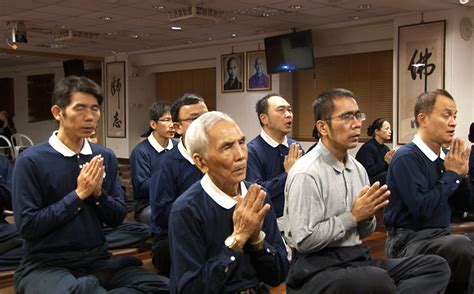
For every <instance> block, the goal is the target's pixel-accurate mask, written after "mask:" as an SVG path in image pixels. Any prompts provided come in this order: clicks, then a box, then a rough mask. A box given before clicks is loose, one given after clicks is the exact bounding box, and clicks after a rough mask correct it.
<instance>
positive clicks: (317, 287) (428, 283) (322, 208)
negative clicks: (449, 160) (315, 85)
mask: <svg viewBox="0 0 474 294" xmlns="http://www.w3.org/2000/svg"><path fill="white" fill-rule="evenodd" d="M313 114H314V120H315V126H316V128H317V131H318V136H319V137H320V139H321V140H320V143H319V144H318V145H317V146H316V147H315V148H314V149H313V150H312V151H311V152H308V153H307V154H306V155H304V156H303V160H298V161H297V162H296V163H295V165H294V166H293V168H292V170H291V171H290V173H289V175H288V178H287V182H286V186H285V208H284V217H285V218H286V221H285V224H286V227H285V236H286V237H287V240H288V242H289V244H290V246H291V247H293V248H295V249H296V251H297V252H298V253H299V254H298V255H297V258H296V260H295V262H294V264H293V265H292V267H291V269H290V273H289V275H288V280H287V290H288V293H293V292H298V293H345V292H351V293H407V292H409V293H419V292H423V293H443V292H444V290H445V289H446V286H447V284H448V280H449V275H450V269H449V267H448V265H447V263H446V261H445V260H444V259H442V258H439V257H438V256H430V255H426V256H415V257H410V258H401V259H387V260H373V259H371V257H370V255H369V252H368V249H367V248H366V247H364V246H361V239H362V238H364V237H366V236H369V235H370V234H371V233H372V232H373V231H374V229H375V217H374V214H375V212H376V211H377V210H379V209H382V208H383V207H385V206H386V205H387V204H388V200H387V197H388V195H389V194H390V192H389V191H388V190H387V186H386V185H384V186H382V187H380V184H379V183H378V182H376V183H374V184H373V185H372V186H371V187H369V186H368V185H369V178H368V176H367V173H366V171H365V169H364V167H363V166H362V165H361V164H360V163H359V162H357V161H356V160H355V159H354V157H352V156H350V155H349V154H348V153H347V150H348V149H351V148H354V147H356V146H357V143H358V141H359V136H360V129H361V125H362V121H363V120H365V114H364V113H361V112H360V111H359V107H358V105H357V102H356V101H355V99H354V94H353V93H352V92H350V91H348V90H345V89H331V90H328V91H325V92H323V93H321V94H320V95H319V97H318V98H316V100H315V102H314V103H313Z"/></svg>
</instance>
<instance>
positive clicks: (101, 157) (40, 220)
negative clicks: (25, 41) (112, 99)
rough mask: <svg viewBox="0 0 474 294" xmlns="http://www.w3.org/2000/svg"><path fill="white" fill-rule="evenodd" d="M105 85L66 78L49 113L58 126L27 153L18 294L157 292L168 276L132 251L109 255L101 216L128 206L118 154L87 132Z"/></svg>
mask: <svg viewBox="0 0 474 294" xmlns="http://www.w3.org/2000/svg"><path fill="white" fill-rule="evenodd" d="M101 102H102V93H101V90H100V87H99V86H98V85H97V84H95V83H94V82H92V81H91V80H89V79H87V78H85V77H76V76H69V77H66V78H64V79H62V80H60V81H59V82H58V83H57V84H56V86H55V89H54V92H53V106H52V107H51V112H52V114H53V117H54V118H55V119H56V120H57V121H58V122H59V130H58V131H56V132H54V133H53V135H51V137H50V138H49V140H48V141H46V142H43V143H40V144H38V145H35V146H33V147H31V148H28V149H27V150H26V151H24V152H22V153H21V155H20V156H19V157H18V158H17V160H16V163H15V169H14V174H13V210H14V215H15V223H16V225H17V228H18V230H19V232H20V234H21V236H22V237H23V238H24V239H25V247H26V251H27V255H26V256H25V258H24V259H23V260H22V263H21V265H20V267H19V268H18V269H17V271H16V273H15V277H14V283H15V289H16V291H17V293H64V292H70V293H103V292H104V293H105V292H106V291H108V290H112V289H116V291H122V292H124V293H157V292H160V291H161V292H166V291H167V290H168V285H167V282H168V281H167V279H166V278H163V277H159V276H158V275H156V274H154V273H149V272H147V271H146V270H145V269H143V268H140V267H138V266H139V265H141V261H140V260H138V259H136V258H135V257H131V256H124V257H118V258H114V259H110V254H109V253H108V252H107V244H106V242H105V238H104V233H103V231H102V223H105V224H106V225H108V226H111V227H115V226H117V225H119V224H121V223H122V221H123V219H124V217H125V214H126V213H127V210H126V206H125V203H124V199H123V194H122V190H121V187H120V181H119V178H118V173H117V159H116V158H115V155H114V153H113V152H112V151H111V150H109V149H106V148H104V147H102V146H101V145H96V144H89V142H88V141H87V138H88V137H90V135H91V134H92V132H94V130H95V129H96V126H97V121H98V120H99V118H100V104H101Z"/></svg>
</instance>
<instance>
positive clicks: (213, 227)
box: [169, 111, 289, 293]
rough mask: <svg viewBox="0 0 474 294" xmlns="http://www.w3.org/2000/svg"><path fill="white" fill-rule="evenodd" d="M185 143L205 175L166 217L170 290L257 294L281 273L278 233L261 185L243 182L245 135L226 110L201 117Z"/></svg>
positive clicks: (282, 254) (282, 262)
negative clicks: (170, 262) (167, 219)
mask: <svg viewBox="0 0 474 294" xmlns="http://www.w3.org/2000/svg"><path fill="white" fill-rule="evenodd" d="M186 146H187V148H188V150H189V152H190V154H191V155H192V158H193V160H194V162H195V163H196V166H197V167H198V168H199V169H200V170H201V171H202V172H203V173H205V175H204V177H203V178H202V179H201V181H199V182H197V183H195V184H194V185H192V186H191V187H190V188H189V189H188V190H187V191H186V192H184V193H183V194H182V195H181V196H180V197H179V198H178V199H177V200H176V201H175V203H174V204H173V208H172V210H171V213H170V218H169V240H170V254H171V259H172V261H173V262H172V264H171V275H170V279H171V287H170V291H171V293H261V292H260V291H262V289H261V286H260V285H261V283H262V282H263V283H265V284H268V285H271V286H277V285H279V284H280V283H282V282H283V281H284V280H285V278H286V274H287V272H288V267H289V264H288V260H287V257H286V249H285V246H284V244H283V240H282V237H281V235H280V232H279V230H278V227H277V224H276V217H275V213H274V212H273V209H271V207H270V204H269V201H268V198H267V197H266V193H265V192H264V190H263V189H262V188H261V187H260V186H258V185H256V184H253V185H250V184H249V183H246V182H243V180H244V179H245V173H246V168H247V146H246V145H245V136H244V135H243V133H242V131H241V130H240V128H239V127H238V125H237V124H236V123H235V121H233V120H232V119H231V118H230V117H229V116H228V115H226V114H223V113H221V112H217V111H213V112H209V113H206V114H203V115H202V116H201V117H199V118H198V119H197V120H196V121H194V122H193V123H192V124H191V126H190V127H189V129H188V131H187V134H186Z"/></svg>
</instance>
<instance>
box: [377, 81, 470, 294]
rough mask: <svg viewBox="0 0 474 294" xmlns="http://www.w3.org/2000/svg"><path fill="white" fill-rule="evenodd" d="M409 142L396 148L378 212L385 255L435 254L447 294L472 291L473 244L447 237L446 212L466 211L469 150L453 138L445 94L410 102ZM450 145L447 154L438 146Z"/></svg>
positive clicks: (450, 103)
mask: <svg viewBox="0 0 474 294" xmlns="http://www.w3.org/2000/svg"><path fill="white" fill-rule="evenodd" d="M414 110H415V111H414V114H415V124H416V126H417V133H416V135H415V138H414V139H413V141H412V142H411V143H409V144H407V145H404V146H402V147H401V148H400V149H398V150H397V152H396V153H395V156H394V157H393V159H392V162H391V164H390V166H389V169H388V173H387V184H388V186H389V188H390V190H391V191H392V194H391V195H390V197H389V200H390V203H389V204H388V206H387V207H386V208H385V210H384V220H385V226H386V227H387V231H388V238H387V242H386V253H387V256H390V257H404V256H413V255H416V254H436V255H439V256H442V257H443V258H445V259H446V261H447V262H448V264H449V265H450V267H451V283H450V285H449V286H448V292H449V293H465V291H466V290H468V292H467V293H473V291H474V266H473V265H474V264H473V257H474V246H473V244H472V241H471V240H470V239H469V238H468V237H467V236H463V235H455V234H451V222H450V221H451V209H450V207H453V208H455V209H461V210H464V211H465V210H467V209H468V208H470V207H472V206H471V204H472V200H473V199H472V197H471V185H470V181H469V179H468V158H469V151H470V148H469V147H468V148H465V147H464V140H463V139H461V138H456V137H454V131H455V128H456V116H457V109H456V103H455V102H454V99H453V97H452V96H451V95H450V94H449V93H448V92H447V91H446V90H436V91H432V92H426V93H423V94H421V95H420V96H418V97H417V98H416V102H415V108H414ZM447 146H450V148H449V152H448V153H446V150H445V149H443V147H447Z"/></svg>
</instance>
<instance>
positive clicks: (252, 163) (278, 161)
mask: <svg viewBox="0 0 474 294" xmlns="http://www.w3.org/2000/svg"><path fill="white" fill-rule="evenodd" d="M293 143H296V141H295V140H292V139H288V146H291V144H293ZM247 147H248V150H249V157H248V162H247V176H246V178H245V180H246V181H249V182H251V183H258V184H259V185H261V186H262V187H264V188H265V189H266V190H267V191H268V193H269V194H270V197H271V202H272V207H273V209H274V210H275V214H276V216H277V217H280V216H282V215H283V207H284V206H285V195H284V190H285V182H286V176H287V173H286V172H285V168H284V167H283V161H284V160H285V156H286V155H288V150H289V149H288V148H287V147H286V146H284V145H279V146H277V147H275V148H273V147H272V146H270V145H268V143H267V142H265V141H264V140H263V138H262V137H261V136H260V135H259V136H257V137H256V138H254V139H253V140H252V141H250V142H249V143H248V145H247Z"/></svg>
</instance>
